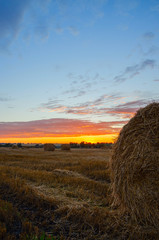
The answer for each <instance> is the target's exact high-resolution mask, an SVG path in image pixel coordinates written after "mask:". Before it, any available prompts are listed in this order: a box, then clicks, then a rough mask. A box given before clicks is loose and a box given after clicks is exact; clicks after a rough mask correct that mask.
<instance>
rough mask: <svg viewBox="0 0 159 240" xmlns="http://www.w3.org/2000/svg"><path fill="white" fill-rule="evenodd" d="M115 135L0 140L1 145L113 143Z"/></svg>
mask: <svg viewBox="0 0 159 240" xmlns="http://www.w3.org/2000/svg"><path fill="white" fill-rule="evenodd" d="M116 137H117V134H107V135H90V136H87V135H86V136H76V137H39V138H36V137H35V138H1V139H0V142H1V143H70V142H76V143H80V142H82V141H84V142H91V143H97V142H107V143H110V142H114V139H115V138H116Z"/></svg>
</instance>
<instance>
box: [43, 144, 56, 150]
mask: <svg viewBox="0 0 159 240" xmlns="http://www.w3.org/2000/svg"><path fill="white" fill-rule="evenodd" d="M44 151H55V145H54V144H52V143H46V144H44Z"/></svg>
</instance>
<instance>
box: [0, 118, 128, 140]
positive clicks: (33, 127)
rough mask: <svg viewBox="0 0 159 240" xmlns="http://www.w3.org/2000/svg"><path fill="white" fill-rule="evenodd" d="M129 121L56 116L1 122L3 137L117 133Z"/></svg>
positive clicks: (1, 134)
mask: <svg viewBox="0 0 159 240" xmlns="http://www.w3.org/2000/svg"><path fill="white" fill-rule="evenodd" d="M126 122H127V121H114V122H99V123H94V122H91V121H87V120H75V119H65V118H55V119H48V120H37V121H30V122H0V137H1V138H19V137H20V138H31V137H69V136H83V135H105V134H116V133H118V132H119V131H120V129H121V126H122V125H124V124H125V123H126Z"/></svg>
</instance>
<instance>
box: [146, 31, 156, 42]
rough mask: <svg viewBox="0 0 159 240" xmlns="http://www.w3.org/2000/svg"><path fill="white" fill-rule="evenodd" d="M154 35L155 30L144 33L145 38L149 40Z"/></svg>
mask: <svg viewBox="0 0 159 240" xmlns="http://www.w3.org/2000/svg"><path fill="white" fill-rule="evenodd" d="M154 37H155V34H154V33H153V32H146V33H144V34H143V38H145V39H148V40H150V39H153V38H154Z"/></svg>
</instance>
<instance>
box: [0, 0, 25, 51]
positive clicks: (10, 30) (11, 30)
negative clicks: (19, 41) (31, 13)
mask: <svg viewBox="0 0 159 240" xmlns="http://www.w3.org/2000/svg"><path fill="white" fill-rule="evenodd" d="M29 4H30V0H23V1H20V0H14V1H11V0H5V1H0V48H2V47H4V46H5V47H7V46H8V45H9V44H10V43H11V42H12V41H13V39H14V38H15V37H16V35H17V34H18V32H19V29H20V24H21V22H22V20H23V16H24V13H25V11H26V9H27V8H28V6H29Z"/></svg>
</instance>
